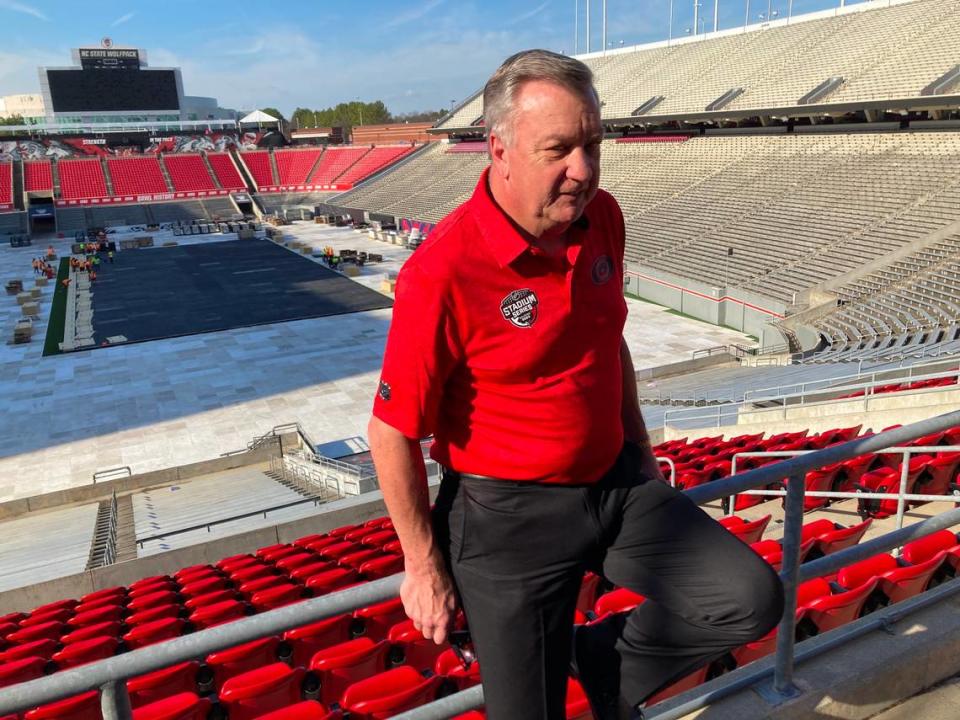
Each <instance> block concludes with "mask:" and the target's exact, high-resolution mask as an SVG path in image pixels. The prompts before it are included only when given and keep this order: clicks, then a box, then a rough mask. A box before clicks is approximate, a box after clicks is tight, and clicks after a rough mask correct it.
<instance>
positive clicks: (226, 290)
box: [93, 240, 393, 345]
mask: <svg viewBox="0 0 960 720" xmlns="http://www.w3.org/2000/svg"><path fill="white" fill-rule="evenodd" d="M392 304H393V303H392V301H391V300H390V299H389V298H387V297H385V296H383V295H381V294H380V293H378V292H375V291H373V290H370V289H369V288H367V287H364V286H363V285H360V284H358V283H355V282H353V281H352V280H349V279H348V278H345V277H343V276H341V275H339V274H338V273H335V272H333V271H332V270H330V269H328V268H326V267H323V266H322V265H320V264H318V263H316V262H314V261H312V260H310V259H308V258H304V257H301V256H299V255H296V254H294V253H293V252H291V251H289V250H286V249H284V248H282V247H279V246H277V245H275V244H274V243H272V242H270V241H268V240H234V241H229V242H217V243H206V244H202V245H186V246H182V247H173V248H151V249H145V250H125V251H121V252H118V253H117V254H116V257H115V258H114V262H113V264H110V263H109V262H107V260H106V259H104V260H103V263H102V264H101V266H100V272H99V273H98V275H97V280H96V283H95V285H94V287H93V333H94V340H95V341H96V343H97V345H100V344H102V343H103V342H104V341H105V340H106V339H107V338H109V337H114V336H117V335H123V336H124V337H126V339H127V341H128V342H137V341H143V340H155V339H158V338H166V337H174V336H178V335H191V334H194V333H205V332H215V331H217V330H229V329H231V328H236V327H247V326H250V325H264V324H267V323H277V322H285V321H289V320H302V319H305V318H315V317H326V316H328V315H341V314H343V313H354V312H362V311H364V310H375V309H378V308H387V307H390V306H391V305H392Z"/></svg>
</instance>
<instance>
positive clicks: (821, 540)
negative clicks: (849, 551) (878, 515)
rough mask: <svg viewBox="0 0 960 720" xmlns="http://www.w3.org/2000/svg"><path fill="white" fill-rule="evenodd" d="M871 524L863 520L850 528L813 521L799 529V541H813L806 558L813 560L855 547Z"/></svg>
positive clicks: (822, 521)
mask: <svg viewBox="0 0 960 720" xmlns="http://www.w3.org/2000/svg"><path fill="white" fill-rule="evenodd" d="M872 522H873V520H872V519H867V520H864V521H863V522H862V523H860V524H859V525H853V526H851V527H842V526H837V525H835V524H834V523H832V522H830V521H829V520H815V521H813V522H812V523H808V524H807V525H804V526H803V528H802V529H801V541H803V542H807V541H809V540H814V545H813V548H812V549H811V550H810V553H809V555H808V557H809V558H810V559H811V560H815V559H817V558H819V557H823V556H824V555H829V554H830V553H835V552H837V551H839V550H843V549H845V548H848V547H851V546H853V545H856V544H857V543H859V542H860V539H861V538H862V537H863V535H864V533H866V532H867V530H868V529H869V527H870V524H871V523H872Z"/></svg>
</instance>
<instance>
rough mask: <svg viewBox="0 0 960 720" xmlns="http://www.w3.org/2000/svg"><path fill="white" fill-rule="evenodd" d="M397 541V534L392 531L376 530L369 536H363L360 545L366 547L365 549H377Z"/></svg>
mask: <svg viewBox="0 0 960 720" xmlns="http://www.w3.org/2000/svg"><path fill="white" fill-rule="evenodd" d="M396 539H397V533H395V532H394V531H393V530H376V531H374V532H372V533H370V534H369V535H364V537H363V539H362V540H361V541H360V544H361V545H366V546H367V547H378V548H382V547H383V546H384V545H386V544H387V543H389V542H393V541H394V540H396Z"/></svg>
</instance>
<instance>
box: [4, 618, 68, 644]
mask: <svg viewBox="0 0 960 720" xmlns="http://www.w3.org/2000/svg"><path fill="white" fill-rule="evenodd" d="M66 627H67V626H66V625H64V624H63V623H62V622H58V621H56V620H52V621H50V622H43V623H40V624H39V625H31V626H29V627H21V628H20V629H19V630H17V631H16V632H12V633H10V634H9V635H7V638H6V639H7V642H8V643H10V644H11V645H24V644H26V643H29V642H33V641H35V640H47V639H51V640H59V639H60V636H61V635H63V633H64V630H65V629H66Z"/></svg>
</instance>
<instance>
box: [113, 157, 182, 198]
mask: <svg viewBox="0 0 960 720" xmlns="http://www.w3.org/2000/svg"><path fill="white" fill-rule="evenodd" d="M107 169H108V171H109V172H110V178H111V180H112V181H113V192H114V194H115V195H146V194H151V195H152V194H163V193H167V192H170V188H169V187H167V181H166V178H164V176H163V170H162V169H161V168H160V161H159V159H157V158H156V157H155V156H143V157H117V158H107Z"/></svg>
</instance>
